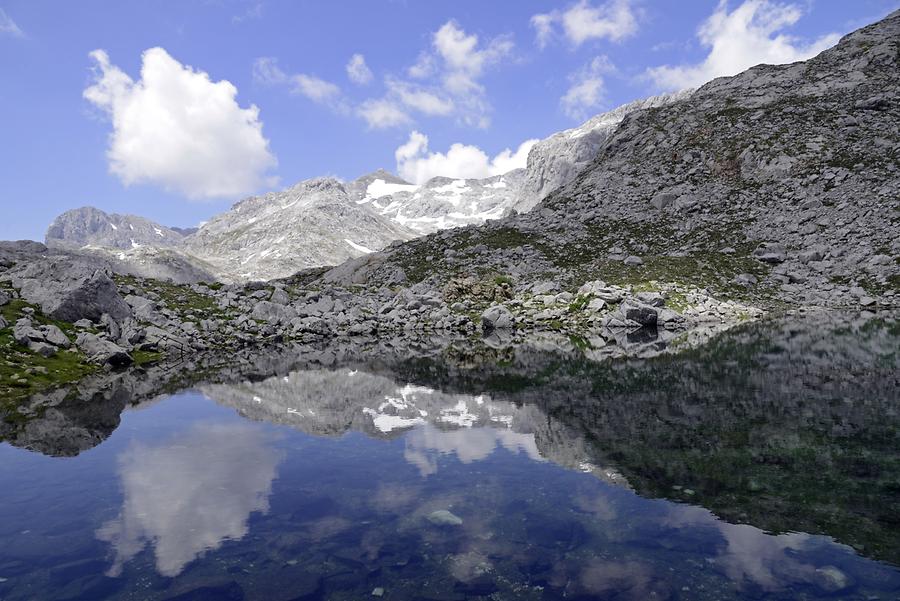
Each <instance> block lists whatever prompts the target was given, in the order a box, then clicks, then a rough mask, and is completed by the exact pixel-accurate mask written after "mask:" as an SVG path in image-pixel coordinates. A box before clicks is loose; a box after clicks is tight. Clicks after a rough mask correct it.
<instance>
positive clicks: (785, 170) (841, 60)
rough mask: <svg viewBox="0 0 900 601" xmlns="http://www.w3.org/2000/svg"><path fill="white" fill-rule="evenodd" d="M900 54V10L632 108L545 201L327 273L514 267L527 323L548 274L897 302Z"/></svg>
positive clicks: (445, 283)
mask: <svg viewBox="0 0 900 601" xmlns="http://www.w3.org/2000/svg"><path fill="white" fill-rule="evenodd" d="M898 57H900V11H896V12H894V13H892V14H891V15H889V16H888V17H886V18H885V19H883V20H882V21H880V22H878V23H876V24H874V25H871V26H868V27H865V28H863V29H860V30H858V31H856V32H854V33H852V34H850V35H848V36H845V37H844V38H843V39H842V40H841V41H840V42H839V43H838V44H837V45H836V46H835V47H833V48H831V49H828V50H826V51H824V52H822V53H821V54H820V55H818V56H816V57H814V58H812V59H810V60H809V61H806V62H798V63H794V64H789V65H778V66H773V65H759V66H756V67H753V68H751V69H749V70H747V71H745V72H744V73H741V74H739V75H737V76H734V77H727V78H720V79H717V80H714V81H712V82H710V83H708V84H706V85H704V86H703V87H701V88H700V89H698V90H697V91H695V92H694V93H693V94H691V95H689V96H686V97H684V98H681V99H680V100H676V101H674V102H670V103H668V104H664V105H663V106H657V107H653V108H647V109H640V110H635V111H632V112H630V113H629V114H628V115H626V116H625V118H624V119H623V120H622V122H621V123H620V124H619V126H618V127H617V128H616V129H615V130H614V131H613V132H612V134H611V135H610V136H609V137H608V138H607V139H606V140H605V141H604V142H603V143H602V145H601V146H600V147H599V149H598V151H597V154H596V156H595V157H594V159H593V160H592V161H591V162H590V163H589V164H588V166H587V167H585V169H584V170H582V171H581V172H580V173H579V174H578V176H577V177H576V178H575V179H574V180H573V181H572V182H570V183H569V184H567V185H565V186H563V187H561V188H558V189H557V190H556V191H554V192H553V193H552V194H550V195H549V196H548V197H547V198H545V199H544V200H543V201H542V203H541V205H540V206H539V207H537V208H536V209H535V210H533V211H531V212H529V213H526V214H520V215H514V216H510V217H508V218H504V219H501V220H498V221H492V222H488V223H487V224H485V225H483V226H480V227H477V228H463V229H460V230H448V231H443V232H438V233H435V234H431V235H428V236H425V237H423V238H420V239H417V240H414V241H411V242H408V243H406V244H404V245H402V246H398V247H395V248H391V249H387V250H386V251H385V252H384V253H381V254H380V255H373V256H370V257H368V258H367V259H366V260H365V261H361V262H357V263H354V264H350V265H347V266H344V267H342V268H341V270H340V271H336V272H334V273H333V274H330V275H326V276H325V278H324V281H329V282H331V283H332V284H340V283H341V282H343V281H359V280H360V279H365V280H366V281H368V282H370V285H372V286H373V287H374V286H377V285H378V283H379V282H380V281H387V280H390V281H395V280H396V279H397V277H398V274H399V273H401V272H402V274H404V275H406V276H407V277H408V278H409V280H410V281H411V282H413V283H415V282H421V283H422V288H423V291H424V290H425V289H430V290H435V291H446V290H448V289H449V290H454V291H456V290H460V293H461V295H462V296H466V297H467V298H469V299H472V298H473V297H474V295H472V294H471V293H470V294H468V295H466V294H462V288H460V287H459V286H458V285H457V284H456V283H457V282H467V281H468V282H471V284H469V285H468V286H469V289H470V290H471V289H472V286H473V284H474V283H479V285H480V286H483V288H485V289H490V288H491V284H490V282H491V281H495V280H496V279H497V278H500V280H498V281H502V280H506V281H507V282H508V283H509V287H510V291H509V294H508V296H507V298H508V301H507V302H506V306H507V308H508V309H510V310H511V311H512V313H513V318H514V319H516V320H519V319H521V320H523V321H526V322H527V320H529V319H532V317H530V316H529V315H530V314H529V313H527V312H526V311H524V309H527V307H528V303H530V302H532V301H531V295H533V294H534V291H535V290H536V288H535V286H538V285H539V284H541V283H542V282H547V283H548V285H550V286H552V287H555V289H556V290H562V291H565V292H568V293H570V294H572V295H573V296H574V295H576V293H577V291H578V290H579V289H580V288H581V287H582V286H583V285H586V283H587V282H591V281H593V280H602V282H603V283H605V284H616V285H624V286H631V287H637V288H638V289H641V288H643V289H651V290H665V288H666V286H668V285H670V284H671V285H676V286H679V285H687V286H690V287H694V288H696V289H702V290H706V291H707V292H709V293H710V294H712V295H713V296H714V297H715V298H717V299H718V300H719V301H723V300H724V301H729V302H731V301H739V302H741V303H743V304H744V305H749V306H756V307H763V308H765V307H771V306H773V301H774V304H778V305H781V306H784V305H783V304H784V303H789V304H792V305H800V306H819V307H821V306H844V307H846V306H855V307H859V306H860V305H861V306H863V307H868V308H876V307H879V306H884V307H889V306H896V305H898V304H900V221H898V217H897V215H898V214H900V102H898V100H900V64H898ZM382 278H383V279H382ZM541 285H543V284H541ZM448 287H449V288H448ZM552 287H551V288H550V289H551V290H552V289H553V288H552ZM556 294H557V297H558V293H556ZM669 294H670V298H674V297H673V296H672V293H669ZM679 294H680V293H679ZM676 296H677V294H676ZM500 298H502V297H500ZM575 298H577V297H575ZM485 300H487V299H486V298H485V299H482V301H481V302H482V303H483V302H484V301H485ZM496 300H497V298H495V301H496ZM573 300H574V299H573ZM644 304H645V305H646V303H644ZM482 306H483V305H482ZM648 310H649V309H648ZM634 315H635V316H638V313H637V312H635V313H634ZM551 319H554V320H558V319H559V317H558V316H554V317H552V318H551Z"/></svg>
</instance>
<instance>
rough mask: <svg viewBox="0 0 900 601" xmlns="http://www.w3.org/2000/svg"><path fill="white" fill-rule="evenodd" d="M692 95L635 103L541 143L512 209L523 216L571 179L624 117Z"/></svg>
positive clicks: (531, 156) (531, 157)
mask: <svg viewBox="0 0 900 601" xmlns="http://www.w3.org/2000/svg"><path fill="white" fill-rule="evenodd" d="M692 93H693V90H684V91H681V92H676V93H674V94H662V95H660V96H652V97H650V98H645V99H642V100H635V101H633V102H629V103H628V104H623V105H622V106H619V107H617V108H615V109H613V110H611V111H609V112H606V113H601V114H599V115H597V116H595V117H592V118H591V119H589V120H588V121H586V122H585V123H582V124H581V125H579V126H578V127H575V128H572V129H567V130H565V131H561V132H559V133H556V134H553V135H552V136H550V137H549V138H545V139H543V140H541V141H540V142H538V143H537V144H535V145H534V146H532V147H531V150H530V151H529V152H528V163H527V166H526V167H525V174H524V176H523V181H522V184H521V187H520V189H519V191H518V198H517V199H516V200H515V202H514V203H513V204H512V208H515V209H516V210H517V211H518V212H520V213H527V212H528V211H530V210H531V209H532V208H534V206H535V205H536V204H537V203H539V202H540V201H541V200H543V199H544V198H545V197H546V196H547V195H548V194H550V193H551V192H553V191H554V190H556V189H557V188H559V187H560V186H563V185H565V184H568V183H569V182H571V181H572V180H573V179H575V176H576V175H578V172H579V171H581V170H582V169H584V167H586V166H587V165H588V164H589V163H590V162H591V161H592V160H593V159H594V157H596V156H597V153H598V152H599V150H600V148H601V147H602V146H603V144H604V143H605V142H606V140H607V139H609V137H610V136H611V135H612V134H613V132H615V131H616V128H618V127H619V124H620V123H622V120H623V119H625V117H626V116H627V115H629V114H631V113H633V112H635V111H640V110H644V109H648V108H655V107H659V106H664V105H666V104H671V103H673V102H677V101H679V100H683V99H685V98H687V97H689V96H690V95H691V94H692Z"/></svg>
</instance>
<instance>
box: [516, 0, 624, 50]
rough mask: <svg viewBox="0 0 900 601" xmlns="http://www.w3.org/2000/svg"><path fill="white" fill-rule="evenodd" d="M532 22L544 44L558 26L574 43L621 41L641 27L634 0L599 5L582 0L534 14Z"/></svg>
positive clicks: (542, 44) (540, 42) (539, 43)
mask: <svg viewBox="0 0 900 601" xmlns="http://www.w3.org/2000/svg"><path fill="white" fill-rule="evenodd" d="M531 26H532V27H533V28H534V30H535V34H536V36H537V43H538V46H540V47H541V48H543V47H544V46H546V45H547V44H548V43H549V42H550V40H551V39H552V38H553V37H554V36H555V35H556V34H557V30H558V29H561V32H562V34H563V35H564V36H565V38H566V39H567V40H568V41H569V42H570V43H571V44H574V45H575V46H580V45H581V44H583V43H585V42H587V41H590V40H599V39H606V40H610V41H612V42H619V41H621V40H624V39H625V38H627V37H629V36H631V35H634V34H635V33H636V32H637V28H638V27H637V18H636V17H635V13H634V9H633V8H632V6H631V0H610V1H609V2H606V3H604V4H601V5H599V6H592V5H591V4H590V3H589V2H588V0H580V2H577V3H575V4H573V5H571V6H569V8H567V9H566V10H563V11H560V10H555V11H552V12H549V13H543V14H537V15H534V16H533V17H531Z"/></svg>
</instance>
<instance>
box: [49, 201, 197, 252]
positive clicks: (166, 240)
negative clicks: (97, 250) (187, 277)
mask: <svg viewBox="0 0 900 601" xmlns="http://www.w3.org/2000/svg"><path fill="white" fill-rule="evenodd" d="M183 239H184V234H183V233H182V232H180V231H177V230H174V229H172V228H168V227H165V226H163V225H160V224H158V223H154V222H153V221H150V220H149V219H144V218H143V217H137V216H135V215H118V214H116V213H112V214H110V213H105V212H104V211H101V210H100V209H95V208H94V207H82V208H80V209H72V210H71V211H66V212H65V213H63V214H62V215H60V216H59V217H57V218H56V219H54V220H53V223H51V224H50V227H49V228H47V235H46V242H47V245H48V246H53V247H59V248H71V249H77V248H81V247H82V246H98V247H103V248H115V249H132V248H139V247H141V246H153V247H157V248H171V247H174V246H178V245H179V244H180V243H181V241H182V240H183Z"/></svg>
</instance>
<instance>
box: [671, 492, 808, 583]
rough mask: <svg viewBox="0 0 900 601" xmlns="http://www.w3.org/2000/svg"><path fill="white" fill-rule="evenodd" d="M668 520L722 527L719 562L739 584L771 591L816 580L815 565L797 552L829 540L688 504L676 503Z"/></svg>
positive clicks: (686, 525)
mask: <svg viewBox="0 0 900 601" xmlns="http://www.w3.org/2000/svg"><path fill="white" fill-rule="evenodd" d="M664 521H665V523H666V524H667V525H670V526H674V527H677V528H698V527H703V526H708V527H710V528H715V529H716V530H718V531H719V533H720V534H721V535H722V537H723V538H724V540H725V546H724V547H723V548H722V550H721V551H720V552H719V553H718V554H717V555H716V556H715V565H717V566H718V567H719V568H720V569H721V570H722V571H723V572H724V573H725V575H726V576H728V578H729V579H730V580H731V581H733V582H734V583H736V584H737V585H739V586H742V585H745V584H748V583H752V584H754V585H756V586H759V587H761V588H762V589H764V590H768V591H774V590H778V589H781V588H784V587H786V586H790V585H791V584H795V583H809V582H812V581H814V580H815V578H816V569H815V567H814V566H813V565H812V564H809V563H806V562H805V561H803V560H802V559H800V558H799V555H800V554H798V553H797V552H798V551H802V550H808V548H809V547H812V546H815V545H816V544H822V543H823V542H824V540H826V539H823V538H822V537H816V536H811V535H809V534H802V533H788V534H778V535H773V534H768V533H766V532H764V531H762V530H760V529H759V528H755V527H753V526H750V525H748V524H729V523H728V522H724V521H721V520H719V519H717V518H716V517H715V515H713V514H712V513H711V512H710V511H709V510H707V509H704V508H702V507H691V506H685V505H672V506H671V508H670V512H669V514H668V516H667V518H666V519H665V520H664Z"/></svg>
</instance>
